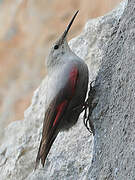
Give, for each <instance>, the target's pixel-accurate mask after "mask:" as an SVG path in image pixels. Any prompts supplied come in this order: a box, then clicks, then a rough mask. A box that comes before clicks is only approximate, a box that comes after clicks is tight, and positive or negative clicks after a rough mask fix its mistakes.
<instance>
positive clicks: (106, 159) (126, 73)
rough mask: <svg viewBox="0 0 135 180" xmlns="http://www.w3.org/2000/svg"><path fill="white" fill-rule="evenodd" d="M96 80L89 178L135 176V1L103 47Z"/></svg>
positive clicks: (131, 0)
mask: <svg viewBox="0 0 135 180" xmlns="http://www.w3.org/2000/svg"><path fill="white" fill-rule="evenodd" d="M103 59H104V60H103V62H102V65H101V67H100V71H99V73H98V76H97V80H96V91H97V93H96V96H95V101H96V102H97V106H96V108H95V109H94V111H93V114H92V117H91V118H92V119H93V122H94V124H95V127H96V135H95V138H94V157H93V162H92V166H91V168H90V169H89V173H88V176H87V179H94V180H96V179H100V180H105V179H107V180H134V179H135V1H134V0H129V1H128V6H127V8H126V9H125V11H124V13H123V15H122V17H121V19H120V21H119V22H118V23H117V24H116V25H115V26H114V28H113V29H112V36H111V37H110V38H109V41H108V43H107V45H106V46H105V47H104V56H103Z"/></svg>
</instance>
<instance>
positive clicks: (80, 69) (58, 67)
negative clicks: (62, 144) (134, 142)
mask: <svg viewBox="0 0 135 180" xmlns="http://www.w3.org/2000/svg"><path fill="white" fill-rule="evenodd" d="M78 12H79V10H78V11H76V13H75V14H74V16H73V17H72V19H71V21H70V22H69V24H68V26H67V28H66V29H65V31H64V33H63V34H62V35H61V36H60V37H59V38H58V40H56V42H55V43H53V45H52V47H51V49H50V52H49V55H48V57H47V59H46V67H47V71H48V75H49V76H50V79H49V80H48V92H49V94H50V95H48V94H47V97H48V98H50V103H49V105H48V107H47V109H46V111H45V115H44V121H43V130H42V138H41V141H40V145H39V149H38V153H37V157H36V163H35V169H37V166H38V165H39V163H40V162H41V164H42V166H43V167H44V164H45V160H46V158H47V156H48V153H49V151H50V149H51V146H52V144H53V143H54V141H55V139H56V137H57V135H58V134H59V132H61V131H65V130H69V128H71V127H72V126H73V125H75V124H76V122H77V120H78V118H79V115H80V114H81V112H82V111H83V108H84V106H85V99H86V94H87V90H88V81H89V71H88V66H87V65H86V63H85V62H84V60H82V59H81V58H80V57H78V56H77V55H76V54H75V53H74V52H73V51H72V50H71V49H70V47H69V45H68V42H67V34H68V32H69V30H70V28H71V25H72V24H73V21H74V19H75V17H76V16H77V14H78ZM52 76H53V78H51V77H52ZM52 79H53V80H52Z"/></svg>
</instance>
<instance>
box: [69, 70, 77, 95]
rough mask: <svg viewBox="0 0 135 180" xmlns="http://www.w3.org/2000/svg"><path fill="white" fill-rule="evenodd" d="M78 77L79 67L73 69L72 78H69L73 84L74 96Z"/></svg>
mask: <svg viewBox="0 0 135 180" xmlns="http://www.w3.org/2000/svg"><path fill="white" fill-rule="evenodd" d="M77 76H78V69H77V67H73V68H72V70H71V72H70V77H69V79H70V83H71V88H72V95H73V94H74V92H75V86H76V81H77Z"/></svg>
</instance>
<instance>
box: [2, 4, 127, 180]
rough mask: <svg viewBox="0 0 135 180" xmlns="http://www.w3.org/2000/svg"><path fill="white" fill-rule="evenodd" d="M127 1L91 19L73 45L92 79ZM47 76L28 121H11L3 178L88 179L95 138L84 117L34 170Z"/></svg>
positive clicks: (4, 150) (5, 141) (62, 135)
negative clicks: (86, 125)
mask: <svg viewBox="0 0 135 180" xmlns="http://www.w3.org/2000/svg"><path fill="white" fill-rule="evenodd" d="M125 4H126V1H124V2H123V3H121V4H120V5H119V7H118V8H117V9H115V10H114V11H112V12H111V13H109V14H107V15H106V16H103V17H100V18H97V19H94V20H90V21H89V22H88V23H87V24H86V26H85V28H84V31H83V32H82V33H81V34H80V36H78V37H77V38H75V39H73V40H71V41H70V46H71V48H72V49H73V51H75V52H76V54H77V55H78V56H80V57H81V58H83V59H84V60H85V61H86V63H87V64H88V66H89V70H90V80H93V79H95V77H96V75H97V72H98V69H99V66H100V62H101V60H102V55H103V52H102V48H101V46H102V44H103V43H106V41H107V39H108V38H109V37H110V36H111V34H110V28H112V26H113V25H114V24H115V23H116V22H117V21H118V19H119V18H120V17H121V15H122V13H123V10H124V7H125ZM47 78H48V77H46V78H45V80H43V82H42V83H41V85H40V87H39V88H38V89H37V90H36V91H35V93H34V96H33V98H32V104H31V106H30V107H29V108H28V109H27V110H26V111H25V114H24V120H23V121H18V122H13V123H11V124H10V125H9V126H8V128H7V129H6V130H5V135H4V138H3V144H2V146H1V147H0V175H1V179H2V180H7V179H8V180H18V179H19V180H24V179H27V180H45V179H55V180H56V179H62V180H64V179H66V180H67V179H74V180H78V179H81V180H82V179H85V177H86V175H87V173H88V172H87V171H88V169H89V167H90V165H91V159H92V147H93V137H92V136H91V135H90V134H89V132H87V130H86V128H85V127H84V126H83V122H82V116H81V117H80V119H79V121H78V123H77V125H75V126H74V127H73V128H72V129H71V130H69V131H68V132H61V133H60V134H59V135H58V137H57V139H56V141H55V142H54V144H53V146H52V148H51V151H50V153H49V155H48V158H47V160H46V164H45V168H44V169H42V168H41V166H40V167H39V168H38V169H37V170H36V171H35V172H33V169H34V164H35V158H36V154H37V151H38V146H39V142H40V138H41V131H42V122H43V116H44V111H45V108H46V107H47V104H46V96H47Z"/></svg>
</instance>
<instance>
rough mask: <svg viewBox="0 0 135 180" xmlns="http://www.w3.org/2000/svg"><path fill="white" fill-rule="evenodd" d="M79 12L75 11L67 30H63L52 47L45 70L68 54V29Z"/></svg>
mask: <svg viewBox="0 0 135 180" xmlns="http://www.w3.org/2000/svg"><path fill="white" fill-rule="evenodd" d="M78 12H79V11H77V12H76V13H75V14H74V16H73V18H72V19H71V21H70V23H69V24H68V26H67V28H66V29H65V31H64V33H63V34H62V35H61V36H60V37H59V39H58V40H57V41H56V42H55V43H54V44H53V45H52V47H51V50H50V53H49V55H48V58H47V61H46V63H47V68H51V67H53V66H54V65H56V64H58V63H59V62H60V61H61V60H62V56H63V55H64V54H65V53H67V52H70V51H71V50H70V48H69V46H68V43H67V34H68V32H69V29H70V27H71V25H72V24H73V21H74V19H75V17H76V16H77V14H78Z"/></svg>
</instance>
